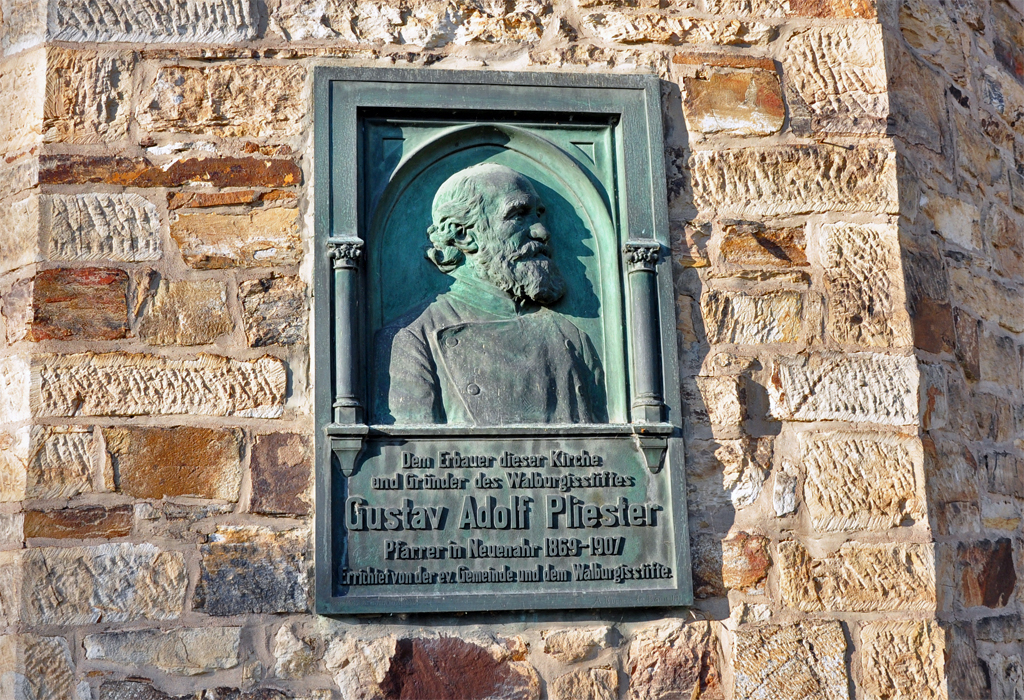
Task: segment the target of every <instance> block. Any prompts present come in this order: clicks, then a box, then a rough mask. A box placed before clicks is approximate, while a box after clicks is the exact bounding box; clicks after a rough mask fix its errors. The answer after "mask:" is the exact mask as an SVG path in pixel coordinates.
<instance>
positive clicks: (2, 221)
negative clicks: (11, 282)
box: [0, 195, 39, 274]
mask: <svg viewBox="0 0 1024 700" xmlns="http://www.w3.org/2000/svg"><path fill="white" fill-rule="evenodd" d="M38 257H39V198H38V197H36V196H34V195H33V196H29V197H25V198H23V199H19V200H17V201H15V202H12V201H10V200H7V201H5V202H3V203H2V204H0V274H3V273H5V272H9V271H11V270H16V269H18V268H19V267H24V266H25V265H29V264H31V263H33V262H35V261H36V259H37V258H38Z"/></svg>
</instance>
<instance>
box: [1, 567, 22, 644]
mask: <svg viewBox="0 0 1024 700" xmlns="http://www.w3.org/2000/svg"><path fill="white" fill-rule="evenodd" d="M24 574H25V567H24V561H23V550H18V551H4V552H0V622H2V623H3V624H4V625H5V626H12V625H16V624H18V623H19V622H20V621H21V617H22V615H21V610H22V603H21V591H22V589H23V587H24V586H23V585H22V584H23V583H24Z"/></svg>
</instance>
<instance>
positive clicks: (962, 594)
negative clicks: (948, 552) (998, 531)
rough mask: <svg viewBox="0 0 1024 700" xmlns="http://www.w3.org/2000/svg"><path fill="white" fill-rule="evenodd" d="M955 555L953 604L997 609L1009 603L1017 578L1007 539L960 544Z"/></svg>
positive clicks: (1011, 549)
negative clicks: (954, 598)
mask: <svg viewBox="0 0 1024 700" xmlns="http://www.w3.org/2000/svg"><path fill="white" fill-rule="evenodd" d="M956 554H957V566H956V578H957V580H956V601H957V603H959V604H960V605H962V606H963V607H965V608H972V607H975V606H978V605H984V606H985V607H986V608H1001V607H1004V606H1005V605H1007V604H1008V603H1009V602H1010V601H1011V599H1012V598H1013V591H1014V588H1015V586H1016V584H1017V574H1016V572H1015V570H1014V563H1013V543H1012V542H1011V540H1010V539H1009V538H1006V537H1003V538H1000V539H998V540H981V541H979V542H973V543H965V542H961V543H959V544H958V545H957V548H956Z"/></svg>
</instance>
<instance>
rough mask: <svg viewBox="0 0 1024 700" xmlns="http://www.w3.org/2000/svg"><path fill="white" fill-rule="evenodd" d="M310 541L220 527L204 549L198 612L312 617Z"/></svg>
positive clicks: (294, 534)
mask: <svg viewBox="0 0 1024 700" xmlns="http://www.w3.org/2000/svg"><path fill="white" fill-rule="evenodd" d="M308 549H309V542H308V535H307V533H306V532H305V531H303V530H286V531H284V532H274V531H272V530H268V529H265V528H258V527H233V526H225V527H218V528H217V532H216V533H215V534H214V535H211V536H210V542H209V544H206V545H203V547H202V549H201V551H202V563H201V569H200V578H199V583H198V584H197V585H196V596H195V601H194V602H195V607H196V609H197V610H200V611H202V612H204V613H206V614H207V615H241V614H245V613H285V612H306V611H307V610H308V609H309V590H308V581H307V573H308V572H307V569H308V568H309V562H308V560H307V557H308Z"/></svg>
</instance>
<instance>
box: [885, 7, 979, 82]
mask: <svg viewBox="0 0 1024 700" xmlns="http://www.w3.org/2000/svg"><path fill="white" fill-rule="evenodd" d="M954 7H955V6H954ZM950 9H953V8H952V7H947V6H946V5H945V4H943V3H934V2H930V0H902V1H901V2H900V14H899V28H900V31H901V32H902V34H903V38H904V39H906V41H907V43H908V44H910V45H911V46H912V47H914V49H915V50H916V51H917V53H918V54H919V55H921V56H923V57H924V58H925V59H927V60H928V61H930V62H931V63H933V64H935V65H936V66H938V67H939V68H942V69H943V70H944V71H946V72H947V73H949V75H950V76H952V77H954V78H959V79H962V78H963V77H964V76H965V74H966V62H965V59H964V43H963V38H962V36H961V33H960V29H959V28H958V27H957V25H956V23H955V22H954V20H953V18H952V17H951V16H950V13H949V10H950ZM959 9H960V8H957V10H956V11H959Z"/></svg>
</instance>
